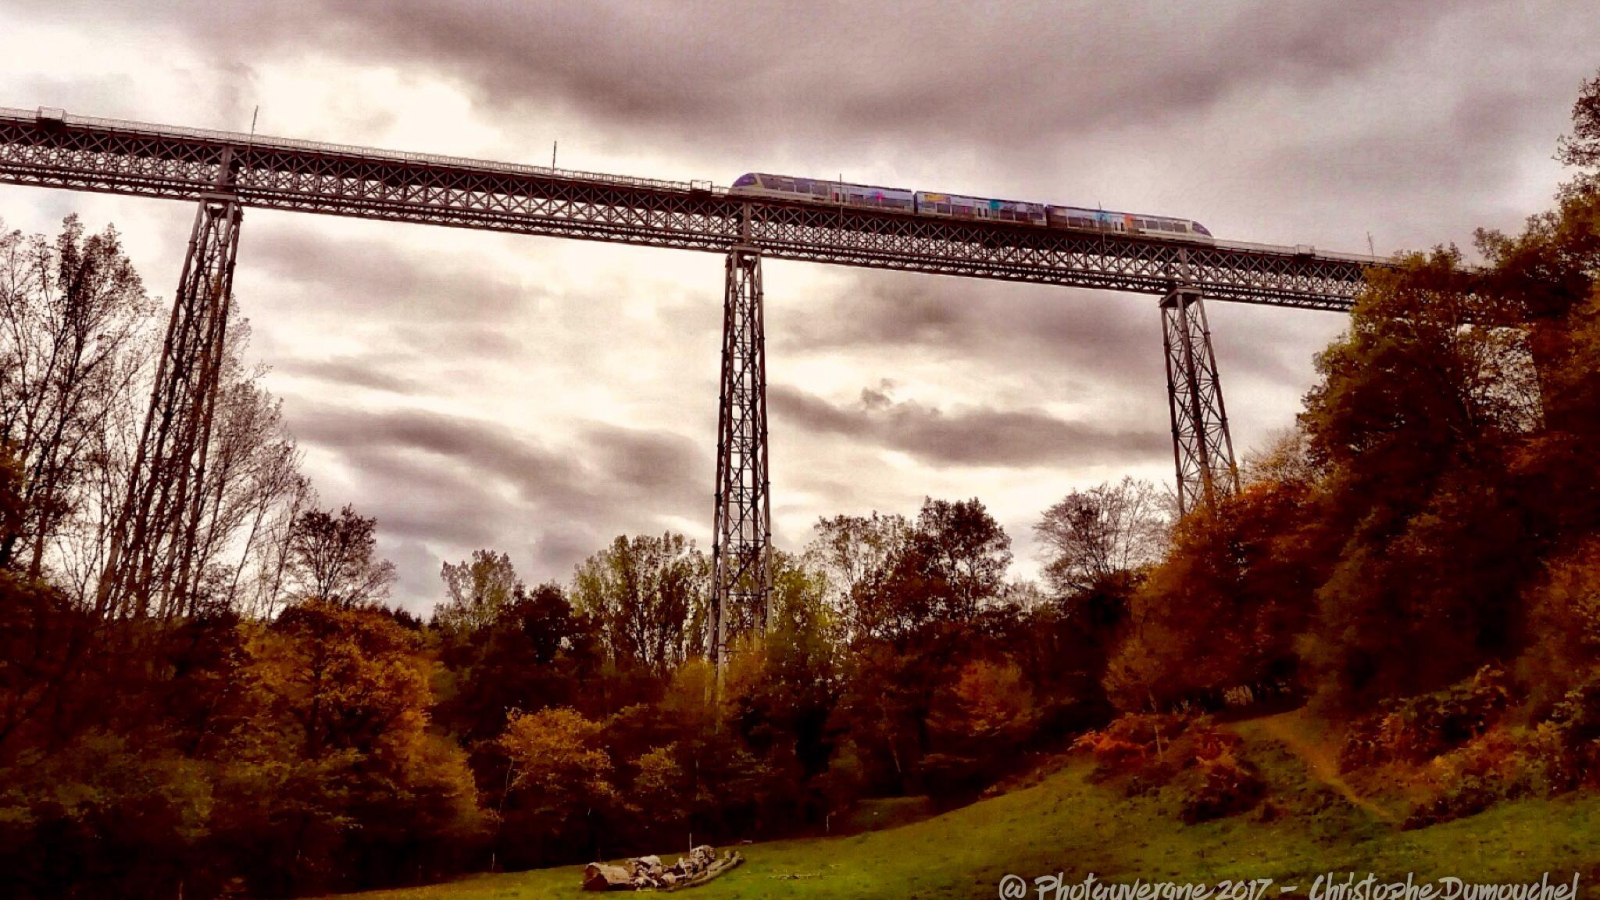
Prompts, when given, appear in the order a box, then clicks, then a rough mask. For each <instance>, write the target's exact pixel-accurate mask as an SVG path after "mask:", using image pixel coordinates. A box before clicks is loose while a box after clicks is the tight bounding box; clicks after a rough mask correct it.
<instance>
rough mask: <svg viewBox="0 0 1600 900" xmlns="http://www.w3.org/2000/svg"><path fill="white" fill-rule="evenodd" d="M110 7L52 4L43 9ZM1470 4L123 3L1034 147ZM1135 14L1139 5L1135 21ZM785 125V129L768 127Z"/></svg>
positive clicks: (870, 125) (816, 133)
mask: <svg viewBox="0 0 1600 900" xmlns="http://www.w3.org/2000/svg"><path fill="white" fill-rule="evenodd" d="M87 6H92V7H93V9H94V10H95V11H96V12H99V13H100V14H109V13H110V12H111V10H110V9H108V8H107V4H104V3H94V4H85V3H82V2H79V3H71V2H68V3H60V4H57V7H58V9H59V8H63V7H65V8H73V7H76V8H78V9H84V8H86V7H87ZM1469 6H1471V4H1469V3H1466V2H1454V3H1452V2H1440V3H1414V2H1403V0H1348V2H1343V3H1337V4H1333V3H1320V2H1314V0H1293V2H1285V0H1256V2H1235V3H1229V4H1203V5H1202V4H1193V5H1187V4H1186V5H1177V4H1170V3H1159V4H1157V3H1120V4H1105V3H1099V2H1094V3H1089V2H1079V3H1065V4H1063V3H1048V4H1046V3H1038V4H1020V3H1019V4H986V5H984V6H983V7H982V8H981V9H980V8H976V7H971V6H966V5H963V4H951V5H943V6H936V5H933V4H915V3H906V2H886V3H876V4H867V3H857V2H843V0H833V2H789V3H771V2H768V3H754V4H752V3H732V2H726V0H724V2H708V3H694V4H685V3H682V2H677V0H626V2H624V0H609V2H607V0H600V2H586V3H555V2H542V3H526V2H511V0H495V2H480V3H470V4H437V3H431V2H424V0H322V2H315V0H303V2H299V3H274V4H252V5H248V6H245V5H240V6H231V7H223V6H220V5H217V4H213V3H198V2H187V3H173V4H166V5H164V6H162V7H160V8H158V9H156V10H152V9H151V8H150V5H149V4H142V3H120V4H115V5H114V8H115V9H117V10H120V11H121V12H123V13H125V14H131V15H137V16H138V17H139V18H140V19H141V20H148V19H150V18H151V17H153V16H156V17H159V16H163V15H164V16H165V17H166V19H167V21H168V23H169V24H173V25H176V26H177V27H179V28H181V29H183V30H184V31H187V32H189V33H191V34H192V35H195V36H196V37H197V38H198V39H199V40H200V41H201V42H202V43H203V45H205V46H208V47H210V48H211V49H212V50H214V51H215V52H216V53H217V54H218V55H219V56H221V57H222V58H224V59H227V60H230V61H234V62H237V61H240V60H243V61H246V62H247V63H248V61H251V60H255V59H262V58H266V57H268V56H269V55H278V54H282V53H283V52H285V51H286V50H288V51H293V50H305V49H308V48H313V47H315V48H317V49H320V50H324V51H333V52H336V53H338V54H340V55H343V56H347V57H354V58H359V59H364V60H367V61H371V62H380V63H396V62H400V61H403V62H404V64H405V65H406V66H415V65H417V64H424V65H431V66H432V67H434V68H436V69H438V70H439V71H441V72H444V73H448V74H450V75H452V76H455V77H457V78H460V79H462V80H464V82H465V83H466V84H468V85H469V86H471V88H472V89H473V90H474V92H475V93H477V94H478V96H479V97H480V98H482V99H484V100H485V101H487V102H489V103H491V104H493V105H496V106H499V107H502V108H504V109H508V110H517V109H520V108H522V107H523V105H524V104H525V103H527V102H528V101H536V102H538V103H541V104H554V105H556V106H561V107H567V108H573V109H577V110H579V111H581V113H582V114H583V115H584V116H586V117H593V118H594V119H595V120H597V121H601V122H605V123H608V124H610V125H613V126H618V127H622V128H625V129H626V130H627V131H628V132H630V133H632V134H637V132H638V129H640V128H643V127H648V128H650V129H651V130H654V131H658V132H666V133H670V134H671V135H672V136H673V137H674V138H676V139H678V140H680V141H683V143H686V144H687V143H689V142H688V141H686V140H683V138H684V137H686V136H687V134H689V133H697V134H713V135H717V136H719V137H721V138H723V139H728V138H733V137H741V138H748V137H750V136H756V135H767V136H769V137H775V138H778V139H780V140H784V141H790V142H805V141H809V140H818V139H829V138H839V137H842V136H843V137H849V138H851V139H857V138H863V137H865V138H867V139H872V138H874V137H878V136H883V135H886V134H903V135H912V136H919V137H924V138H937V139H939V140H942V141H952V142H959V143H967V144H984V143H994V144H996V145H998V146H1000V147H1002V148H1004V147H1006V146H1008V145H1009V146H1017V145H1019V144H1035V145H1037V146H1045V145H1048V143H1049V142H1051V141H1054V140H1056V139H1057V138H1058V137H1059V134H1058V132H1059V131H1060V130H1061V129H1064V128H1090V129H1093V128H1098V127H1101V126H1104V125H1114V126H1116V127H1126V126H1129V125H1137V124H1140V123H1142V122H1147V121H1152V120H1160V119H1163V118H1166V117H1168V116H1171V115H1174V114H1178V113H1184V114H1188V113H1192V112H1193V111H1194V110H1196V109H1197V108H1200V107H1204V106H1207V105H1209V104H1212V103H1215V102H1217V101H1218V100H1220V99H1221V98H1224V97H1227V96H1229V95H1231V94H1235V93H1238V92H1243V91H1249V90H1251V89H1252V88H1255V87H1257V86H1260V85H1274V86H1282V85H1289V86H1298V85H1311V86H1314V85H1318V84H1321V83H1324V82H1325V81H1326V80H1328V79H1331V78H1337V77H1340V76H1342V75H1346V74H1349V73H1351V72H1354V71H1359V70H1361V69H1362V68H1364V67H1367V66H1370V65H1372V64H1373V63H1374V62H1375V61H1377V60H1380V59H1382V58H1384V57H1386V56H1387V55H1389V54H1391V53H1393V52H1394V51H1395V47H1396V46H1397V45H1399V44H1402V43H1403V42H1406V41H1410V40H1414V39H1415V38H1416V37H1417V36H1418V35H1419V34H1420V33H1424V32H1426V31H1427V30H1428V29H1429V28H1431V27H1432V26H1433V25H1434V24H1435V23H1436V22H1437V21H1439V20H1440V19H1443V18H1446V17H1448V16H1449V15H1450V14H1451V13H1452V12H1453V11H1455V10H1459V9H1463V8H1467V7H1469ZM1141 13H1142V14H1141ZM775 125H781V126H783V127H781V128H776V129H775V128H774V126H775Z"/></svg>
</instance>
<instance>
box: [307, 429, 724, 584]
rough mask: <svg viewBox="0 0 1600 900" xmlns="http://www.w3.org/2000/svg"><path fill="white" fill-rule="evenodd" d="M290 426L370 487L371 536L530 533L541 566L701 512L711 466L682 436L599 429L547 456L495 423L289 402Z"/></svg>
mask: <svg viewBox="0 0 1600 900" xmlns="http://www.w3.org/2000/svg"><path fill="white" fill-rule="evenodd" d="M289 424H290V426H291V428H292V429H293V430H294V432H295V433H296V434H297V435H298V436H300V437H301V438H302V440H304V441H305V442H307V443H309V444H312V445H315V446H318V447H320V448H322V449H325V450H328V451H330V452H333V453H335V454H337V455H339V456H340V457H341V458H342V459H344V460H345V461H346V462H347V463H349V465H350V468H351V469H352V470H353V471H356V472H359V473H360V477H361V478H362V479H363V480H370V481H371V482H372V484H373V485H374V486H375V487H377V488H379V489H378V490H374V491H373V492H372V493H371V494H370V495H369V496H370V497H371V499H370V500H369V501H367V503H368V505H369V506H370V507H371V509H370V510H364V511H365V512H368V513H369V514H373V515H377V516H378V519H379V530H380V532H382V533H384V534H388V535H394V536H397V537H401V538H415V539H423V538H428V539H434V540H442V541H446V542H448V543H451V544H456V545H460V546H487V545H490V544H492V543H493V542H494V541H495V540H497V539H499V537H500V536H503V535H505V534H507V533H510V532H514V531H517V530H519V529H521V530H531V531H532V532H534V533H535V534H537V535H538V536H539V537H538V538H537V540H536V541H535V552H536V555H537V556H538V558H539V562H540V563H542V564H558V563H562V562H567V563H570V561H571V559H572V557H571V556H570V555H563V554H568V553H569V551H570V550H571V548H573V547H580V548H583V550H584V552H585V553H588V552H593V551H594V550H597V549H599V546H600V544H599V543H597V541H600V542H603V541H604V540H605V539H607V538H609V537H610V535H611V534H613V533H622V532H626V531H639V530H646V531H653V530H658V528H659V527H660V526H659V521H658V520H659V519H660V518H662V517H665V516H681V515H694V514H698V513H700V512H702V511H701V510H700V509H699V508H698V507H699V506H700V505H701V502H700V501H702V500H703V499H704V497H703V494H704V484H703V482H704V481H706V480H708V478H709V476H708V474H707V473H708V472H709V471H710V470H709V460H708V457H707V456H706V454H705V453H704V452H703V451H702V450H700V449H699V448H698V447H697V446H696V444H695V443H694V442H692V441H690V440H688V439H687V438H684V437H682V436H679V435H675V434H669V433H664V432H654V431H645V430H640V429H629V428H621V427H617V426H609V425H605V426H592V427H590V428H588V429H585V430H584V431H583V432H582V433H581V435H580V437H579V440H578V441H577V442H575V444H574V445H573V446H570V447H563V448H559V449H557V448H551V447H547V446H543V445H541V444H539V443H537V442H534V441H532V440H529V439H527V438H524V437H521V436H518V435H516V434H514V433H513V432H511V431H509V430H507V429H504V428H502V427H500V426H498V425H495V424H494V423H489V422H483V421H479V420H474V419H468V418H464V417H459V416H449V415H443V414H440V413H434V412H427V411H421V410H392V411H387V412H374V411H368V410H359V409H349V408H342V407H333V406H326V405H318V404H310V403H296V404H291V406H290V409H289ZM503 489H504V490H503ZM508 493H509V494H510V497H509V498H508V497H507V494H508ZM518 517H526V519H528V520H526V521H515V520H516V519H517V518H518ZM545 570H546V571H548V569H547V568H546V569H545Z"/></svg>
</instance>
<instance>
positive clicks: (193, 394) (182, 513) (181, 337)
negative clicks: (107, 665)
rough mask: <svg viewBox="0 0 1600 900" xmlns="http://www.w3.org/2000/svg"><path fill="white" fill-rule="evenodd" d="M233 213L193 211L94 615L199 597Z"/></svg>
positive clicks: (210, 206) (156, 609)
mask: <svg viewBox="0 0 1600 900" xmlns="http://www.w3.org/2000/svg"><path fill="white" fill-rule="evenodd" d="M240 219H241V211H240V208H239V204H238V202H237V201H235V200H234V199H233V198H232V197H231V196H226V195H216V196H213V197H211V198H207V199H205V200H203V201H202V202H201V204H200V207H199V209H198V210H196V212H195V220H194V228H193V230H192V231H191V233H190V237H189V249H188V253H187V254H186V255H185V257H184V262H183V275H182V277H181V278H180V280H179V283H178V291H177V294H176V296H175V297H174V298H173V302H172V316H171V318H170V319H169V320H168V322H167V334H166V340H165V341H164V342H163V344H162V348H161V361H160V363H159V364H158V368H157V370H156V378H155V388H154V390H153V391H152V393H151V396H150V406H149V409H148V410H147V411H146V414H145V421H144V427H143V429H142V430H141V431H140V435H139V445H138V449H137V451H136V455H135V458H134V466H133V470H132V472H130V474H129V477H128V481H127V491H126V493H125V494H124V496H123V497H122V502H121V504H120V505H119V506H118V507H117V509H116V510H115V511H114V518H113V525H112V533H111V540H110V546H109V551H108V555H107V560H106V565H105V568H104V569H103V571H102V574H101V578H100V584H99V587H98V591H97V596H96V605H97V607H98V608H99V610H100V612H101V613H102V614H106V613H110V614H117V615H132V616H145V615H151V614H154V615H158V616H161V617H166V616H170V615H183V614H186V613H189V612H192V611H193V608H194V604H195V603H196V602H197V601H198V599H199V597H198V596H197V594H198V590H199V585H200V582H201V575H202V573H201V572H200V571H198V568H197V564H196V561H195V559H194V549H195V537H196V534H197V532H198V529H199V528H200V523H201V522H202V520H204V518H205V517H206V515H207V514H208V513H209V512H210V511H211V510H209V509H208V506H207V503H208V500H210V499H211V498H210V497H208V492H207V489H206V457H207V451H208V449H209V446H210V441H211V424H212V417H213V415H214V413H215V410H216V402H217V393H218V383H219V381H220V380H221V375H222V369H223V365H224V361H225V360H224V357H225V349H224V348H225V344H226V340H227V327H228V313H229V305H230V303H231V298H232V293H233V269H234V260H235V258H236V256H237V253H238V248H239V222H240Z"/></svg>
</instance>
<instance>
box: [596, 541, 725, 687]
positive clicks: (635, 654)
mask: <svg viewBox="0 0 1600 900" xmlns="http://www.w3.org/2000/svg"><path fill="white" fill-rule="evenodd" d="M709 578H710V571H709V566H708V565H707V562H706V559H705V557H704V556H702V555H701V554H700V552H699V551H698V550H696V549H695V547H694V544H693V542H691V541H690V540H689V539H688V538H685V537H684V536H683V535H681V534H665V535H662V536H661V537H651V536H648V535H641V536H637V537H633V538H628V537H620V536H619V537H618V538H617V539H616V540H614V541H612V543H611V546H610V547H608V548H606V549H605V550H602V551H601V552H599V553H596V554H595V555H593V556H591V557H589V558H588V559H587V560H585V561H584V562H583V563H581V564H579V566H578V567H577V573H576V575H575V576H574V578H573V588H572V599H573V605H574V606H575V607H576V608H577V609H578V610H579V611H580V612H581V613H583V614H585V615H588V616H592V617H593V618H594V619H595V621H597V622H598V623H599V624H600V626H601V628H602V631H603V633H604V635H605V642H606V648H607V650H608V652H609V653H610V655H611V658H612V659H613V660H615V661H616V662H618V663H619V664H624V665H628V664H632V665H639V666H643V667H645V668H647V669H649V670H651V671H652V672H654V673H656V674H657V675H663V674H665V673H667V672H668V671H669V670H670V669H671V667H672V666H674V665H676V664H678V663H679V662H681V661H682V660H683V659H684V658H685V657H686V655H687V654H688V651H689V644H690V642H691V639H692V637H693V635H692V634H691V633H690V632H689V628H688V625H689V621H690V617H691V616H692V615H693V613H694V612H695V610H696V608H697V607H699V606H702V605H703V604H704V603H705V598H706V596H707V595H708V593H709Z"/></svg>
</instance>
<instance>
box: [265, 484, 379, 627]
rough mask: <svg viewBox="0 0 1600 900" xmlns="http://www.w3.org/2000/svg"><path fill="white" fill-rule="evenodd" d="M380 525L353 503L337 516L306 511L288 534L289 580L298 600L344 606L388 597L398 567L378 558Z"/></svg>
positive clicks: (316, 510)
mask: <svg viewBox="0 0 1600 900" xmlns="http://www.w3.org/2000/svg"><path fill="white" fill-rule="evenodd" d="M377 525H378V521H377V519H373V518H370V517H367V516H362V515H359V514H358V513H357V512H356V511H355V508H354V507H352V506H350V505H349V504H345V507H344V508H343V509H341V510H339V513H338V515H334V514H333V513H331V512H327V511H324V510H320V509H311V510H307V511H306V512H303V513H301V514H300V517H299V518H298V519H296V520H295V523H294V527H293V529H292V531H291V532H290V535H289V576H290V579H291V581H290V584H291V585H292V593H293V595H294V596H295V597H296V598H298V599H307V598H312V597H316V598H320V599H323V600H327V601H329V602H331V603H338V604H341V605H344V606H357V605H362V604H368V603H374V602H377V601H379V600H382V599H383V598H385V597H387V596H388V594H389V585H391V584H393V583H394V580H395V574H394V564H393V563H390V562H389V561H388V560H385V559H379V558H377V556H376V554H377V546H378V540H377V537H376V534H375V532H376V530H377Z"/></svg>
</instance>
